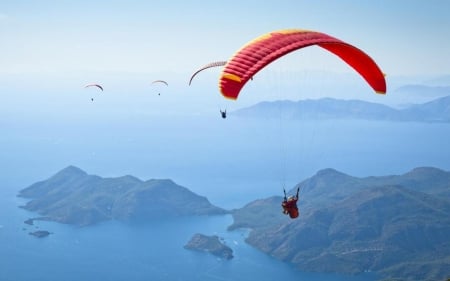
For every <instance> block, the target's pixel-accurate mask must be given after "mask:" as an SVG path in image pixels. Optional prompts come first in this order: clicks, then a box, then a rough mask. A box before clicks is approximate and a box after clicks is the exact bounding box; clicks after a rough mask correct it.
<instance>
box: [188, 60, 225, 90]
mask: <svg viewBox="0 0 450 281" xmlns="http://www.w3.org/2000/svg"><path fill="white" fill-rule="evenodd" d="M226 63H227V62H226V61H216V62H212V63H208V64H207V65H205V66H203V67H201V68H200V69H199V70H197V71H196V72H194V74H192V76H191V79H189V86H190V85H191V83H192V79H194V77H195V75H197V74H198V73H199V72H201V71H203V70H205V69H208V68H211V67H218V66H224V65H225V64H226Z"/></svg>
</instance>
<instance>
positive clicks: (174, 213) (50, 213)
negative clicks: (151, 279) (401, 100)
mask: <svg viewBox="0 0 450 281" xmlns="http://www.w3.org/2000/svg"><path fill="white" fill-rule="evenodd" d="M18 196H19V197H23V198H29V199H31V201H29V202H27V203H26V204H25V205H24V206H21V207H22V208H24V209H26V210H28V211H31V212H37V213H38V214H40V215H41V217H38V218H32V219H29V220H27V221H25V223H27V224H30V225H32V224H33V221H36V220H46V221H56V222H60V223H66V224H72V225H77V226H88V225H93V224H96V223H99V222H103V221H107V220H119V221H149V220H160V219H170V218H177V217H187V216H208V215H223V214H227V213H229V211H226V210H224V209H222V208H219V207H217V206H214V205H213V204H211V203H210V202H209V200H208V199H207V198H206V197H204V196H200V195H198V194H196V193H194V192H192V191H190V190H189V189H187V188H186V187H183V186H180V185H177V184H176V183H175V182H173V181H172V180H170V179H150V180H147V181H142V180H140V179H138V178H136V177H133V176H130V175H126V176H120V177H115V178H102V177H100V176H97V175H88V174H87V173H86V172H84V171H83V170H81V169H79V168H77V167H74V166H68V167H66V168H64V169H63V170H61V171H59V172H57V173H56V174H55V175H53V176H51V177H50V178H48V179H46V180H43V181H40V182H36V183H34V184H32V185H31V186H29V187H27V188H25V189H22V190H21V191H20V193H19V194H18Z"/></svg>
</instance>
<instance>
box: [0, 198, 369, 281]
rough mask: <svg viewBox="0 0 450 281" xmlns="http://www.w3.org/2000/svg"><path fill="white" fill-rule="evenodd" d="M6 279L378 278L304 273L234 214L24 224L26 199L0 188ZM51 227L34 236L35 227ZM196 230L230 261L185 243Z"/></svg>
mask: <svg viewBox="0 0 450 281" xmlns="http://www.w3.org/2000/svg"><path fill="white" fill-rule="evenodd" d="M0 195H1V196H0V224H1V225H0V241H1V244H0V280H2V281H22V280H23V281H28V280H39V281H59V280H67V281H72V280H73V281H79V280H85V281H95V280H110V281H115V280H117V281H119V280H130V281H140V280H186V281H190V280H192V281H194V280H275V279H278V278H281V279H288V280H289V279H293V280H310V281H315V280H330V281H338V280H349V281H369V280H375V276H374V275H371V274H363V275H359V276H344V275H337V274H319V273H306V272H300V271H298V270H296V269H295V268H293V267H292V266H290V265H289V264H286V263H283V262H281V261H278V260H276V259H274V258H272V257H270V256H268V255H265V254H263V253H261V252H259V251H258V250H257V249H254V248H252V247H250V246H249V245H248V244H246V243H245V242H244V239H245V237H246V235H247V231H246V230H238V231H231V232H230V231H227V230H226V228H227V226H228V225H230V224H231V223H232V218H231V216H229V215H227V216H216V217H193V218H188V219H179V220H171V221H159V222H149V223H146V224H140V225H136V224H134V225H130V224H125V223H121V222H117V221H110V222H106V223H101V224H99V225H95V226H90V227H83V228H80V227H74V226H70V225H64V224H59V223H54V222H43V221H35V223H34V225H28V224H25V223H24V220H26V219H27V218H29V217H33V216H34V214H31V213H29V212H27V211H25V210H23V209H19V208H17V206H18V205H21V204H23V203H24V200H23V199H20V198H17V197H15V195H14V194H11V193H2V194H0ZM36 230H47V231H50V232H51V234H50V235H49V236H47V237H44V238H36V237H34V236H31V235H29V232H32V231H36ZM195 233H202V234H207V235H218V236H219V237H221V238H222V239H223V241H224V242H225V243H226V244H227V245H228V246H229V247H231V248H232V249H233V252H234V258H233V259H231V260H224V259H221V258H218V257H216V256H213V255H211V254H208V253H203V252H196V251H191V250H186V249H184V248H183V246H184V245H185V244H186V243H187V242H188V241H189V239H190V238H191V237H192V236H193V235H194V234H195Z"/></svg>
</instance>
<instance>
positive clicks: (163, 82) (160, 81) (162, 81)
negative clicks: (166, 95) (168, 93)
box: [152, 80, 169, 96]
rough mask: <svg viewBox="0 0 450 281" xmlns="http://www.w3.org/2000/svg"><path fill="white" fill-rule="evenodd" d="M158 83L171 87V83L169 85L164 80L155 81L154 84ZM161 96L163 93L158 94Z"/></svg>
mask: <svg viewBox="0 0 450 281" xmlns="http://www.w3.org/2000/svg"><path fill="white" fill-rule="evenodd" d="M158 83H161V84H164V85H166V86H169V83H167V82H166V81H164V80H155V81H153V82H152V84H158ZM160 95H161V93H159V92H158V96H160Z"/></svg>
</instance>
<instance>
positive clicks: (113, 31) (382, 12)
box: [0, 0, 450, 75]
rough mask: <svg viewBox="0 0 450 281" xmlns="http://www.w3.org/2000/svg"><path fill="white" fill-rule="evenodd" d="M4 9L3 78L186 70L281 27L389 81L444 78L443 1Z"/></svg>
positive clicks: (26, 4)
mask: <svg viewBox="0 0 450 281" xmlns="http://www.w3.org/2000/svg"><path fill="white" fill-rule="evenodd" d="M2 2H3V3H2V4H1V6H0V36H1V38H2V44H0V54H2V56H1V59H0V73H26V72H32V73H35V72H39V73H53V72H57V73H61V72H77V71H99V72H102V71H124V72H144V73H150V72H155V71H156V72H158V71H176V72H186V71H192V69H195V68H196V67H198V66H201V65H202V64H203V63H207V62H209V61H213V60H225V59H227V58H228V57H229V56H230V55H232V54H233V53H234V51H235V50H236V49H238V48H239V47H240V46H241V45H242V44H244V43H246V42H247V41H249V40H251V39H253V38H255V37H257V36H259V35H261V34H263V33H266V32H269V31H272V30H277V29H284V28H305V29H312V30H317V31H322V32H325V33H328V34H330V35H333V36H335V37H338V38H340V39H342V40H344V41H347V42H349V43H351V44H354V45H355V46H358V47H360V48H361V49H363V50H365V51H366V52H367V53H369V54H370V55H371V56H372V57H374V59H375V60H376V61H377V62H378V63H379V65H380V66H381V67H382V68H383V70H385V72H387V73H389V74H392V75H410V74H442V73H444V74H447V73H450V64H448V61H450V52H449V51H448V49H449V46H450V42H449V40H450V36H448V35H449V33H450V32H449V30H450V18H449V17H448V11H450V2H448V1H444V0H442V1H436V0H432V1H402V0H400V1H389V0H385V1H348V0H347V1H346V0H344V1H320V0H319V1H299V0H296V1H286V0H281V1H271V0H269V1H253V0H252V1H159V2H157V3H155V2H156V1H137V0H131V1H125V0H124V1H48V0H42V1H24V0H16V1H2ZM322 59H323V58H322ZM336 64H337V63H336ZM336 64H333V63H331V64H330V65H329V67H331V68H333V67H336V69H338V66H336ZM293 65H294V64H293ZM295 65H297V67H298V62H295Z"/></svg>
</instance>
